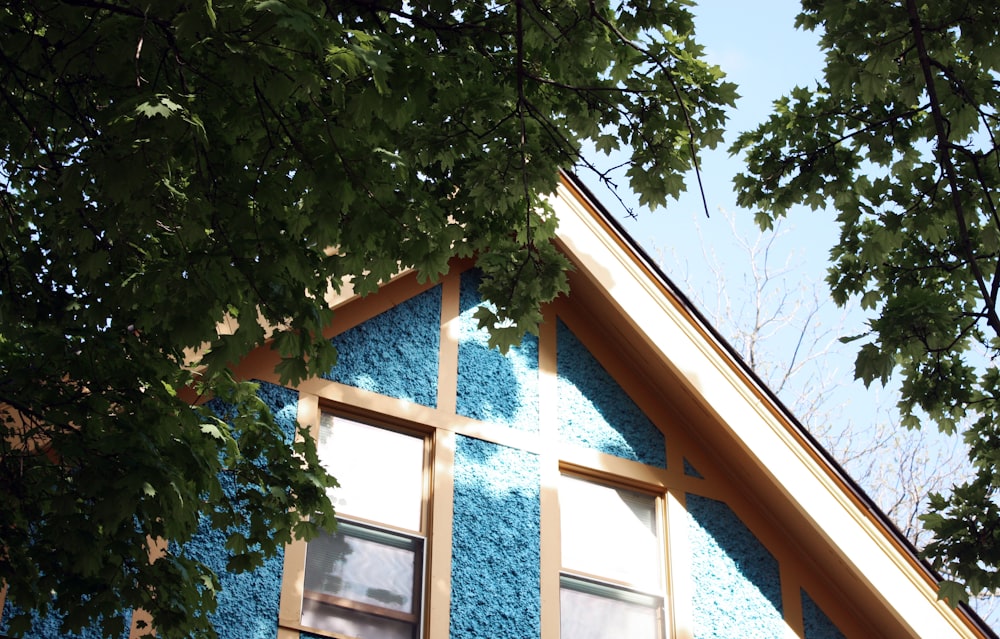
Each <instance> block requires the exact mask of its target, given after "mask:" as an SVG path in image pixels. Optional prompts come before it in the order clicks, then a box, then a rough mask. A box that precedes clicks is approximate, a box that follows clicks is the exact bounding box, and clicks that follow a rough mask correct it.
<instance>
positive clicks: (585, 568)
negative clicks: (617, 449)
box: [559, 475, 663, 590]
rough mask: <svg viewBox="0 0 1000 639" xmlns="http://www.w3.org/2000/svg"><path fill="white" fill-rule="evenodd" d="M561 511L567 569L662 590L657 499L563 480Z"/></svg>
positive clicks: (560, 492) (622, 490) (576, 481)
mask: <svg viewBox="0 0 1000 639" xmlns="http://www.w3.org/2000/svg"><path fill="white" fill-rule="evenodd" d="M559 511H560V519H561V528H562V563H563V567H565V568H569V569H571V570H576V571H580V572H584V573H587V574H591V575H596V576H600V577H606V578H608V579H615V580H618V581H622V582H625V583H629V584H632V585H635V586H640V587H643V588H648V589H651V590H659V588H660V574H661V570H660V566H661V564H662V563H663V561H662V559H661V557H662V554H661V544H660V540H659V536H658V535H657V526H656V498H655V497H653V496H652V495H645V494H642V493H637V492H634V491H631V490H624V489H621V488H613V487H611V486H604V485H602V484H596V483H594V482H590V481H584V480H582V479H577V478H575V477H568V476H565V475H563V476H562V478H561V481H560V483H559Z"/></svg>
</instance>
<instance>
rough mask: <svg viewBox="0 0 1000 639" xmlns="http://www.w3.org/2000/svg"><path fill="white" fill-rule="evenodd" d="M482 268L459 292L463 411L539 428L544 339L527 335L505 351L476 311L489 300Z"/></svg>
mask: <svg viewBox="0 0 1000 639" xmlns="http://www.w3.org/2000/svg"><path fill="white" fill-rule="evenodd" d="M479 281H480V273H479V271H478V270H475V269H473V270H469V271H466V272H465V273H463V274H462V278H461V295H460V297H459V311H460V313H461V315H460V316H459V342H458V389H457V390H458V397H457V400H458V414H459V415H464V416H465V417H471V418H473V419H478V420H482V421H485V422H492V423H495V424H501V425H503V426H507V427H509V428H515V429H517V430H524V431H529V432H537V431H538V338H537V337H535V336H534V335H526V336H525V338H524V340H523V341H522V342H521V345H520V346H516V347H514V348H512V349H510V351H509V352H508V353H507V354H506V356H505V355H501V354H500V351H499V350H498V349H496V348H490V347H489V334H488V333H487V331H486V329H485V328H482V329H481V328H479V327H478V325H477V324H476V320H475V319H474V318H473V314H474V313H475V312H476V309H477V308H479V306H480V305H482V304H483V301H482V299H481V298H480V296H479Z"/></svg>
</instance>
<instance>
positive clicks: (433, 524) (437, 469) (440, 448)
mask: <svg viewBox="0 0 1000 639" xmlns="http://www.w3.org/2000/svg"><path fill="white" fill-rule="evenodd" d="M433 459H434V462H433V468H432V477H431V482H432V483H431V491H432V493H433V494H432V500H431V513H430V514H431V517H430V526H429V530H428V531H427V534H428V540H429V544H430V548H429V549H428V550H429V553H430V561H429V562H428V564H429V565H428V569H429V571H430V579H429V580H428V583H427V602H426V608H425V609H426V610H427V617H428V618H427V637H428V639H448V636H449V628H450V625H449V624H450V621H451V536H452V519H453V516H454V495H455V492H454V483H455V473H454V466H455V433H453V432H451V431H448V430H445V429H443V428H439V429H437V430H436V431H435V432H434V457H433Z"/></svg>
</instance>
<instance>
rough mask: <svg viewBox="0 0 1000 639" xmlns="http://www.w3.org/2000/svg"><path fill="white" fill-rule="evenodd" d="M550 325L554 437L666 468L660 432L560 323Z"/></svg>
mask: <svg viewBox="0 0 1000 639" xmlns="http://www.w3.org/2000/svg"><path fill="white" fill-rule="evenodd" d="M556 330H557V336H558V337H557V340H558V342H557V351H558V354H557V370H558V377H559V380H558V387H559V400H558V401H559V437H560V440H561V441H563V442H566V443H572V444H576V445H578V446H586V447H587V448H590V449H593V450H598V451H600V452H602V453H607V454H609V455H615V456H617V457H623V458H625V459H630V460H632V461H638V462H642V463H643V464H648V465H650V466H656V467H659V468H666V467H667V459H666V449H665V444H664V438H663V433H661V432H660V431H659V429H657V428H656V426H654V425H653V423H652V422H651V421H649V418H648V417H646V415H645V414H644V413H643V412H642V410H640V409H639V407H638V406H637V405H636V404H635V402H634V401H632V399H631V398H630V397H629V396H628V395H627V394H626V393H625V391H624V390H622V388H621V386H619V385H618V382H616V381H615V380H614V378H612V377H611V375H609V374H608V372H607V371H606V370H604V367H603V366H601V364H600V363H599V362H598V361H597V360H596V359H594V356H593V355H591V353H590V351H588V350H587V347H586V346H584V345H583V344H582V343H581V342H580V340H579V339H577V337H576V335H574V334H573V332H572V331H571V330H570V329H569V328H568V327H567V326H566V325H565V324H563V323H562V322H561V321H560V322H559V324H558V327H557V329H556Z"/></svg>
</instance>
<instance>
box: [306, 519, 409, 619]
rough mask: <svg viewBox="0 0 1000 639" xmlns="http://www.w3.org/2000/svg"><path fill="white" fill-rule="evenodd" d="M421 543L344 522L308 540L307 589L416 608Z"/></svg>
mask: <svg viewBox="0 0 1000 639" xmlns="http://www.w3.org/2000/svg"><path fill="white" fill-rule="evenodd" d="M420 546H421V543H420V541H419V540H415V539H410V538H407V537H404V536H402V535H394V534H390V533H386V532H383V531H376V530H372V529H368V528H364V527H361V526H354V525H351V524H349V523H347V522H341V523H340V524H339V525H338V530H337V533H336V534H334V535H329V534H322V535H320V536H319V537H316V538H315V539H313V540H312V541H310V542H309V546H308V547H307V550H306V574H305V589H306V590H310V591H314V592H319V593H323V594H327V595H333V596H335V597H342V598H344V599H350V600H351V601H354V602H358V603H361V604H367V605H370V606H375V607H377V608H381V609H387V610H393V611H397V612H402V613H406V614H415V606H414V604H415V603H416V602H415V599H416V597H415V593H414V587H415V584H416V583H417V580H418V578H419V575H420V568H421V567H420V563H421V554H422V553H421V552H420ZM417 594H419V593H417Z"/></svg>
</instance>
